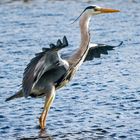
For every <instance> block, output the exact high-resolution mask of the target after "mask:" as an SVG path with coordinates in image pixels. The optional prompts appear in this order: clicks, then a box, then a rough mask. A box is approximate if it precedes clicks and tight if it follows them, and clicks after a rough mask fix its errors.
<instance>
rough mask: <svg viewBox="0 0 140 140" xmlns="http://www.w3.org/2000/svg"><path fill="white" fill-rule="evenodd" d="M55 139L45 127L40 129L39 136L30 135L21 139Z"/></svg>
mask: <svg viewBox="0 0 140 140" xmlns="http://www.w3.org/2000/svg"><path fill="white" fill-rule="evenodd" d="M38 139H42V140H53V138H52V136H50V135H49V134H48V133H47V131H46V130H45V129H43V130H40V131H39V134H38V136H30V137H24V138H21V139H20V140H38Z"/></svg>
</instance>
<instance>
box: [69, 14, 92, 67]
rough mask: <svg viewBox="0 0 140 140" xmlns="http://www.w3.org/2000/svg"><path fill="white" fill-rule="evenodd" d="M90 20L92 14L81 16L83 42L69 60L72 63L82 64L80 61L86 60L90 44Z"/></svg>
mask: <svg viewBox="0 0 140 140" xmlns="http://www.w3.org/2000/svg"><path fill="white" fill-rule="evenodd" d="M89 21H90V16H88V15H87V14H83V15H82V16H81V18H80V22H79V25H80V32H81V43H80V47H79V48H78V50H77V51H76V53H75V54H74V55H73V56H72V57H71V58H70V60H69V62H70V63H72V64H75V65H80V63H82V62H83V61H84V58H85V56H86V54H87V51H88V45H89V42H90V35H89ZM78 63H79V64H78Z"/></svg>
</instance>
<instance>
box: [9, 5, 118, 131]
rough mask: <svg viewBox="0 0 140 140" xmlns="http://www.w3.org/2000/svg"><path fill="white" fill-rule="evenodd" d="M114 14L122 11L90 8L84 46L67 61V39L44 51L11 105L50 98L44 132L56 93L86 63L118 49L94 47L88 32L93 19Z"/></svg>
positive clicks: (82, 28)
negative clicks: (17, 100)
mask: <svg viewBox="0 0 140 140" xmlns="http://www.w3.org/2000/svg"><path fill="white" fill-rule="evenodd" d="M112 12H119V11H118V10H113V9H103V8H101V7H98V6H89V7H87V8H86V9H85V10H84V11H83V13H82V14H81V16H80V22H79V24H80V31H81V43H80V47H79V48H78V50H77V51H76V52H75V53H74V54H73V55H72V56H70V57H67V59H63V58H62V57H61V56H60V55H59V50H60V49H63V48H64V47H66V46H68V42H67V39H66V37H64V38H63V42H61V41H60V40H58V41H57V44H56V45H54V44H50V48H43V49H42V52H41V53H38V54H36V56H35V57H34V58H33V59H32V60H31V61H30V63H29V64H28V65H27V68H26V69H25V72H24V74H23V82H22V89H21V90H20V91H19V92H18V93H17V94H15V95H13V96H11V97H10V98H8V99H7V101H8V100H11V99H14V98H19V97H23V96H25V97H28V96H32V97H40V96H46V100H45V105H44V109H43V112H42V114H41V117H40V119H39V122H40V127H41V129H44V128H45V123H46V117H47V114H48V111H49V108H50V106H51V104H52V102H53V100H54V98H55V91H56V90H57V89H59V88H61V87H63V86H64V85H66V84H67V83H68V82H69V81H70V80H71V79H72V77H73V76H74V74H75V73H76V71H77V70H78V68H79V67H80V65H81V64H82V63H83V62H84V61H86V60H91V59H93V58H94V57H100V55H101V54H107V51H108V50H112V49H113V47H114V46H106V45H103V44H100V45H95V46H90V34H89V29H88V27H89V21H90V18H91V16H93V15H97V14H100V13H112Z"/></svg>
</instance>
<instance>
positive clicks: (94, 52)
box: [84, 42, 123, 61]
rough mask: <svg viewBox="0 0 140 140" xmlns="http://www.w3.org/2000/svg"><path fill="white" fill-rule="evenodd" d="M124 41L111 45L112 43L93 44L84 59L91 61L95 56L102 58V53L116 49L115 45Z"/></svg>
mask: <svg viewBox="0 0 140 140" xmlns="http://www.w3.org/2000/svg"><path fill="white" fill-rule="evenodd" d="M122 43H123V42H121V43H120V44H119V45H117V46H111V45H106V44H91V46H90V48H89V51H88V54H87V56H86V58H85V60H84V61H89V60H92V59H94V58H100V57H101V54H105V55H107V54H108V51H111V50H114V48H115V47H118V46H120V45H122Z"/></svg>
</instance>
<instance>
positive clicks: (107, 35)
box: [0, 0, 140, 140]
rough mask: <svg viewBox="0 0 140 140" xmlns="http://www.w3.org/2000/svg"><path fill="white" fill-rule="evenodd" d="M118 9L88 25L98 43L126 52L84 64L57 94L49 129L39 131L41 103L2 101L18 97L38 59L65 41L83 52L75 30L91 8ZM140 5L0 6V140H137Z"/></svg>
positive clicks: (135, 0) (134, 0) (130, 1)
mask: <svg viewBox="0 0 140 140" xmlns="http://www.w3.org/2000/svg"><path fill="white" fill-rule="evenodd" d="M92 4H97V5H100V6H104V7H111V8H114V9H120V10H121V11H122V12H121V13H115V14H107V15H99V16H96V17H93V19H92V21H91V23H90V31H91V40H92V42H94V43H106V44H112V45H116V44H118V43H120V41H123V45H122V46H120V47H118V48H116V49H115V50H114V51H111V52H109V55H102V57H101V58H100V59H94V60H93V61H90V62H86V63H84V64H83V65H82V66H81V68H80V70H79V71H78V72H77V74H76V76H75V77H74V79H73V80H72V81H71V82H70V83H69V84H68V85H67V86H66V87H64V88H62V89H60V90H59V91H57V95H56V99H55V101H54V103H53V105H52V108H51V110H50V112H49V116H48V120H47V128H46V130H45V131H43V132H42V131H40V130H39V129H38V118H39V116H40V113H41V111H42V107H43V104H44V99H43V98H40V99H32V98H29V99H24V98H21V99H17V100H13V101H10V102H5V99H6V98H7V97H9V96H11V95H13V94H14V93H15V92H16V91H18V90H19V88H20V86H21V82H22V74H23V71H24V68H25V67H26V65H27V64H28V62H29V60H30V59H31V58H32V57H33V56H34V54H35V53H37V52H39V51H41V48H42V47H48V45H49V43H51V42H54V43H55V42H56V40H57V39H58V38H62V37H63V36H64V35H66V36H67V38H68V40H69V44H70V46H69V47H68V48H67V49H66V50H65V52H69V51H72V50H74V49H75V48H77V47H78V46H79V41H80V35H79V26H78V22H76V23H74V24H71V23H72V22H73V21H74V19H76V18H77V17H78V16H79V14H80V13H81V11H82V10H83V9H84V8H85V7H86V6H89V5H92ZM139 11H140V1H139V0H116V1H112V0H108V1H106V0H95V1H94V2H92V1H89V0H75V1H74V0H69V1H68V0H65V1H63V0H59V1H56V0H48V1H47V0H30V1H29V2H23V1H18V0H14V1H10V0H5V1H4V0H3V1H2V2H0V55H1V56H0V140H5V139H6V140H15V139H18V140H25V139H26V140H28V139H39V140H42V139H43V140H47V139H54V140H74V139H77V140H96V139H97V140H119V139H126V140H140V14H139Z"/></svg>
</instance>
